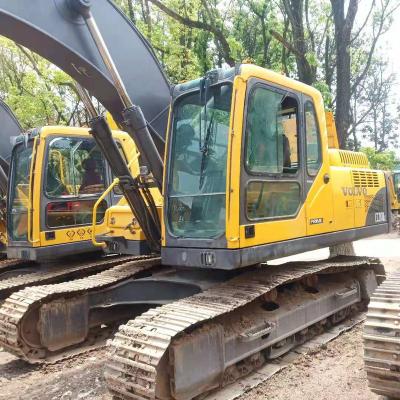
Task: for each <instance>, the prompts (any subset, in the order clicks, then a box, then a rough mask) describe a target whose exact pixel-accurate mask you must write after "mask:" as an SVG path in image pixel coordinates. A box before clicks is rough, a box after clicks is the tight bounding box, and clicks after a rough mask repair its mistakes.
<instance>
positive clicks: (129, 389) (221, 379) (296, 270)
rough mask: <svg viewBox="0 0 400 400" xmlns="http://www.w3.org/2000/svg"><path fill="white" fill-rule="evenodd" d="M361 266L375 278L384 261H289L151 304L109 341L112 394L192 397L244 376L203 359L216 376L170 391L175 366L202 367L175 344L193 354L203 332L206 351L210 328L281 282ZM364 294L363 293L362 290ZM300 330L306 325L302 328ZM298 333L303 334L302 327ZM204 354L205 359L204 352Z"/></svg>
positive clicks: (139, 398) (139, 399)
mask: <svg viewBox="0 0 400 400" xmlns="http://www.w3.org/2000/svg"><path fill="white" fill-rule="evenodd" d="M362 270H369V271H373V274H374V277H376V276H379V275H381V274H384V270H383V266H382V265H381V264H380V263H379V261H378V260H375V259H365V258H356V257H346V258H343V259H340V258H337V259H332V260H327V261H322V262H309V263H308V262H307V263H293V264H290V263H289V264H286V265H280V266H275V267H265V268H259V269H257V270H256V271H251V272H249V273H245V274H243V275H240V276H238V277H236V278H233V279H231V280H230V281H228V282H225V283H223V284H221V285H217V286H216V287H213V288H211V289H209V290H207V291H205V292H203V293H200V294H197V295H194V296H191V297H189V298H186V299H183V300H180V301H176V302H173V303H171V304H167V305H165V306H162V307H158V308H156V309H151V310H149V311H147V312H146V313H144V314H142V315H141V316H139V317H137V318H136V319H133V320H131V321H129V322H128V323H127V324H126V325H123V326H121V327H120V329H119V331H118V333H117V334H116V336H115V338H114V340H113V342H112V345H111V348H112V350H111V352H112V354H111V359H110V361H109V362H108V364H107V365H106V374H105V376H106V380H107V384H108V388H109V390H110V392H111V393H112V394H113V395H114V398H115V399H123V400H133V399H134V400H151V399H163V400H164V399H171V398H174V399H179V400H181V399H191V398H194V397H196V396H197V395H199V394H201V393H202V392H206V391H209V390H210V389H213V388H217V387H221V386H223V385H224V384H226V383H228V382H232V380H235V379H237V378H238V377H239V376H240V375H242V374H241V372H244V373H246V371H248V372H250V370H251V368H248V366H246V365H242V366H240V365H239V368H238V370H239V371H240V369H242V371H241V372H239V373H236V375H235V373H233V374H229V373H228V374H227V373H226V372H227V371H223V373H222V374H221V373H220V371H218V366H216V365H215V364H213V365H212V366H211V363H210V361H209V360H206V362H207V364H206V365H207V367H204V368H205V369H212V368H213V367H214V368H215V375H214V376H213V377H212V379H211V381H206V380H205V381H203V382H202V383H201V384H200V386H201V389H200V390H198V389H199V388H198V387H197V388H196V389H193V388H192V387H190V383H189V387H190V389H189V392H187V393H172V394H171V391H172V392H174V385H175V383H176V382H175V378H176V379H177V380H182V377H180V376H179V374H178V375H177V376H176V377H175V376H173V375H174V372H173V371H174V370H175V371H176V370H177V369H179V368H185V369H186V371H188V370H194V369H197V370H200V369H201V368H202V367H201V362H200V361H199V362H198V364H197V367H196V366H194V365H191V366H190V367H189V366H188V365H187V364H185V361H186V360H185V361H184V360H183V359H182V358H179V357H182V354H184V353H185V352H184V351H183V352H180V351H179V347H180V346H181V345H182V346H183V347H184V346H187V348H189V350H187V352H186V354H190V353H191V352H194V353H195V355H194V356H193V357H196V356H198V355H199V354H198V352H199V350H198V348H197V349H196V347H198V346H197V344H198V343H196V344H193V343H190V338H191V337H195V336H196V335H200V336H201V335H202V333H203V332H204V334H205V337H206V338H205V342H201V341H200V342H199V343H202V344H204V346H205V348H204V352H205V353H207V352H208V353H210V343H212V342H213V338H212V335H213V334H214V333H215V332H216V329H214V328H215V326H216V325H218V323H217V322H219V323H220V324H221V320H220V318H222V317H223V318H230V316H233V318H234V317H235V313H237V312H239V315H240V310H241V309H243V307H245V306H247V305H249V304H251V303H253V302H254V301H256V300H258V299H261V298H262V299H266V300H268V301H270V300H273V298H274V291H275V290H276V289H278V288H280V287H282V285H288V284H290V283H294V282H299V281H302V280H304V279H307V278H308V277H313V276H315V275H316V274H327V273H330V274H332V273H341V272H347V273H349V272H350V273H351V272H355V273H356V272H360V271H362ZM375 286H376V281H375ZM372 289H373V288H372ZM363 297H365V293H364V295H363ZM272 302H273V301H272ZM347 312H348V310H347V309H343V310H341V311H340V312H339V314H340V315H338V316H336V315H332V316H331V317H332V318H333V322H335V319H336V320H340V318H342V317H345V316H346V314H347ZM222 323H223V322H222ZM311 325H313V324H310V326H311ZM249 329H250V330H249V331H248V332H250V333H248V335H249V336H251V335H253V333H252V329H251V327H250V328H249ZM207 331H208V332H207ZM303 331H305V330H304V329H303ZM210 332H211V335H210ZM213 332H214V333H213ZM297 333H299V334H300V335H301V334H302V332H297ZM207 335H208V336H209V337H207ZM265 335H266V336H268V328H266V329H265ZM187 339H189V343H185V341H186V340H187ZM244 339H246V338H244ZM217 341H218V339H217ZM283 347H284V346H283ZM200 352H201V350H200ZM174 357H178V358H179V362H178V361H177V362H174ZM205 357H206V358H207V356H205ZM211 358H212V357H211ZM175 359H176V358H175ZM245 359H246V361H249V364H252V365H253V367H254V368H257V367H259V366H260V364H261V362H260V359H259V357H257V356H256V357H255V358H251V357H249V355H246V356H245V357H243V358H242V359H240V360H237V362H238V363H239V364H240V363H241V362H242V361H243V360H245ZM203 362H204V360H203ZM241 367H242V368H241ZM248 372H247V373H248ZM170 374H171V375H170ZM228 375H231V376H228ZM235 376H236V378H235ZM189 379H190V378H189ZM197 384H198V383H197ZM194 385H196V384H194ZM170 387H172V389H171V388H170Z"/></svg>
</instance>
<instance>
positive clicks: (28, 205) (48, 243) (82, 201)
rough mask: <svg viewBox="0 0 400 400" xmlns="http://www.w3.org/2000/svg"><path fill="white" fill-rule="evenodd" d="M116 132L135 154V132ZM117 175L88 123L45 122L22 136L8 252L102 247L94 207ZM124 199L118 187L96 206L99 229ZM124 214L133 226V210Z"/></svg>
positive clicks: (44, 256)
mask: <svg viewBox="0 0 400 400" xmlns="http://www.w3.org/2000/svg"><path fill="white" fill-rule="evenodd" d="M113 136H114V139H115V141H116V143H117V145H118V147H119V149H120V151H121V153H122V154H124V157H125V158H128V157H131V156H132V154H133V153H134V152H135V147H134V145H133V142H132V140H131V139H130V138H129V136H128V135H127V134H125V133H124V132H118V131H114V133H113ZM132 168H133V169H135V170H137V169H138V165H137V164H134V165H132ZM113 179H114V177H113V176H112V173H111V170H110V168H109V166H108V164H107V162H106V160H105V158H104V156H103V154H102V152H101V151H100V150H99V148H98V146H97V145H96V142H95V140H94V139H93V137H92V136H91V135H90V134H89V130H88V129H87V128H71V127H62V126H55V127H43V128H41V129H37V130H35V131H32V132H29V133H26V134H23V135H20V136H18V137H17V138H16V144H15V147H14V149H13V152H12V157H11V162H10V176H9V185H8V203H7V233H8V246H7V255H8V257H9V258H22V259H28V260H36V261H42V260H51V259H55V258H60V257H63V256H67V255H76V254H80V253H90V252H94V251H99V250H101V249H102V248H101V247H96V246H94V245H93V243H92V217H93V215H92V213H93V207H94V205H95V203H96V202H97V200H98V199H99V197H100V196H101V195H102V194H103V192H104V191H105V190H106V189H107V187H108V186H110V185H111V183H112V181H113ZM123 204H124V199H123V198H122V195H121V192H120V191H119V190H118V188H115V189H114V190H112V191H110V193H109V194H108V195H107V196H105V197H104V199H103V200H102V201H101V202H100V204H99V205H98V207H97V209H96V212H97V214H96V224H97V226H96V228H98V229H99V230H100V231H107V228H106V226H107V223H108V220H107V219H106V212H107V210H108V212H109V213H110V212H111V213H112V211H113V209H112V206H121V205H123ZM107 215H108V214H107ZM124 216H126V218H127V219H125V220H124V222H125V225H128V224H129V222H130V221H131V220H132V217H131V214H130V213H128V215H126V213H125V214H124Z"/></svg>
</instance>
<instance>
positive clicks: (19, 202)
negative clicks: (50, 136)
mask: <svg viewBox="0 0 400 400" xmlns="http://www.w3.org/2000/svg"><path fill="white" fill-rule="evenodd" d="M32 147H33V142H32V141H30V142H28V144H27V145H25V143H23V144H19V145H18V146H17V147H16V148H15V150H14V152H13V156H12V160H11V177H10V180H11V182H10V186H9V187H10V199H9V204H8V210H9V211H8V231H9V235H10V237H11V239H13V240H27V229H28V228H27V226H28V204H29V179H30V169H31V162H32Z"/></svg>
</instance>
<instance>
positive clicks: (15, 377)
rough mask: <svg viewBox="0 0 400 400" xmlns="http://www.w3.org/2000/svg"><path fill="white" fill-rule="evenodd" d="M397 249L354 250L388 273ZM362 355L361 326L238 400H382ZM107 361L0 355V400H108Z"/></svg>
mask: <svg viewBox="0 0 400 400" xmlns="http://www.w3.org/2000/svg"><path fill="white" fill-rule="evenodd" d="M399 244H400V241H399V239H398V237H397V236H390V237H388V236H386V237H385V238H380V239H376V240H374V241H373V242H372V241H371V240H366V241H362V242H360V243H359V244H358V245H357V247H356V248H357V252H358V253H359V254H360V255H371V254H363V253H364V252H366V253H369V252H370V251H374V253H375V254H376V255H377V256H380V255H381V253H382V254H387V255H389V257H387V258H381V259H382V261H383V262H384V264H385V266H386V269H387V271H391V270H395V269H398V268H400V249H399ZM396 247H397V248H396ZM363 249H364V250H363ZM371 249H372V250H371ZM385 249H387V251H386V250H385ZM393 252H396V253H397V252H398V253H397V254H399V256H397V254H393ZM312 257H315V255H312ZM312 257H311V258H312ZM305 258H307V256H304V257H303V259H305ZM362 352H363V350H362V326H361V325H360V326H357V327H356V328H354V329H353V330H351V331H350V332H347V333H345V334H343V335H341V336H340V337H338V338H337V339H335V340H334V341H333V342H331V343H329V344H327V345H325V346H323V348H321V349H319V350H318V351H315V352H314V353H313V354H308V355H304V356H299V357H298V358H297V359H296V360H295V361H294V362H293V364H292V365H290V366H289V367H288V368H286V369H285V370H283V371H281V372H280V373H278V374H276V375H275V376H274V377H272V378H271V379H269V380H268V381H267V382H264V383H262V384H261V385H259V386H257V387H256V388H254V389H252V390H250V391H248V392H247V393H244V394H243V395H242V396H241V397H240V400H267V399H268V400H272V399H273V400H291V399H296V400H309V399H317V400H338V399H346V400H347V399H352V400H378V399H381V398H380V397H379V396H376V395H374V394H372V393H370V391H369V390H368V386H367V381H366V376H365V373H364V371H363V362H362ZM106 358H107V353H106V351H105V350H104V349H100V350H96V351H92V352H90V353H89V354H86V355H84V356H79V357H75V358H73V359H71V360H67V361H63V362H60V363H57V364H55V365H50V366H42V367H40V366H31V365H27V364H26V363H25V362H23V361H20V360H17V359H16V358H14V357H13V356H11V355H9V354H7V353H5V352H1V351H0V400H10V399H32V400H34V399H37V400H75V399H85V400H95V399H96V400H111V396H110V395H109V394H108V393H107V390H106V388H105V383H104V379H103V365H104V362H105V360H106Z"/></svg>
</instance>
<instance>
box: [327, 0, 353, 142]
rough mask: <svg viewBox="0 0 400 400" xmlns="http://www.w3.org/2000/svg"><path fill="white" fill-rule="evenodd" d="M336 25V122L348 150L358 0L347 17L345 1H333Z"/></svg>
mask: <svg viewBox="0 0 400 400" xmlns="http://www.w3.org/2000/svg"><path fill="white" fill-rule="evenodd" d="M331 4H332V11H333V19H334V23H335V40H336V110H335V122H336V129H337V133H338V139H339V145H340V147H341V148H346V146H347V138H348V132H349V127H350V124H351V116H350V100H351V69H350V67H351V65H350V62H351V60H350V52H349V50H350V49H349V48H350V40H351V32H352V29H353V24H354V19H355V16H356V14H357V9H358V0H349V5H348V10H347V15H346V16H345V13H344V6H345V2H344V1H343V0H331Z"/></svg>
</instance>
